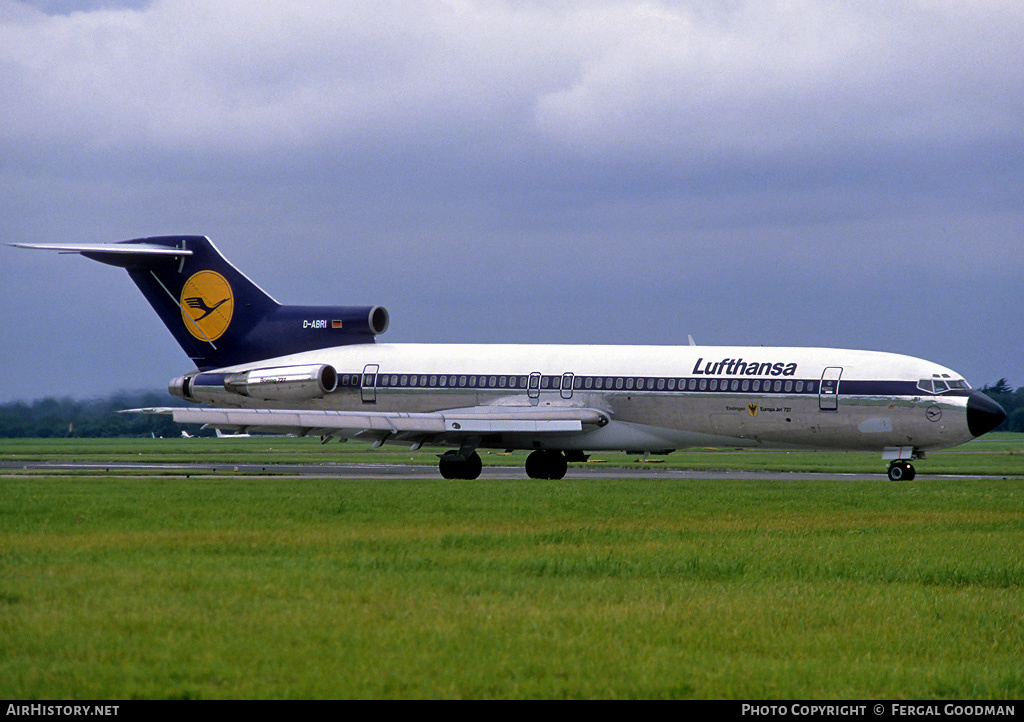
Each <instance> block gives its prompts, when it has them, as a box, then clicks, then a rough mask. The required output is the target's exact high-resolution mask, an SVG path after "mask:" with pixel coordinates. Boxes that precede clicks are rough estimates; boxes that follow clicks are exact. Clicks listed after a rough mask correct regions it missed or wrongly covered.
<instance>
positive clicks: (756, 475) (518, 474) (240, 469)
mask: <svg viewBox="0 0 1024 722" xmlns="http://www.w3.org/2000/svg"><path fill="white" fill-rule="evenodd" d="M11 471H20V472H22V474H24V472H26V471H29V472H36V473H39V474H48V473H59V474H66V473H68V472H75V471H79V472H83V473H88V474H97V473H103V472H111V473H115V474H117V473H122V474H123V473H131V474H140V473H141V474H145V473H147V472H150V473H152V474H154V475H160V476H168V475H171V476H174V475H180V476H182V477H187V476H189V475H191V474H196V473H203V474H211V473H216V474H230V475H242V476H263V475H271V474H272V475H274V476H299V477H310V478H328V479H367V480H380V479H422V480H424V481H429V480H433V479H440V478H441V477H440V475H439V474H438V471H437V467H434V466H426V465H423V466H413V465H408V464H205V463H173V464H171V463H146V462H95V461H0V473H5V472H11ZM526 478H527V477H526V472H525V471H524V470H523V469H522V467H519V466H485V467H484V469H483V472H481V474H480V478H479V479H478V481H487V480H489V479H524V480H525V479H526ZM566 478H567V479H652V480H657V479H751V480H764V481H800V480H822V481H825V480H835V479H842V480H845V481H885V482H887V483H891V482H889V480H888V478H887V477H886V475H885V470H884V469H879V472H878V473H877V474H839V473H811V472H772V471H724V470H723V471H688V470H685V469H666V468H664V467H659V466H658V465H656V464H637V466H636V468H631V467H608V466H600V465H597V464H573V465H570V467H569V472H568V473H567V474H566ZM929 478H931V479H985V478H1003V477H986V476H979V475H965V474H955V475H954V474H918V477H917V479H918V480H926V479H929Z"/></svg>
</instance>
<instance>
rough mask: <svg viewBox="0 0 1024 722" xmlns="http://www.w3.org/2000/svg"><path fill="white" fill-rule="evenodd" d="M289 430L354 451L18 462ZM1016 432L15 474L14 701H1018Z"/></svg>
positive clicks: (8, 448)
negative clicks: (371, 468) (836, 474)
mask: <svg viewBox="0 0 1024 722" xmlns="http://www.w3.org/2000/svg"><path fill="white" fill-rule="evenodd" d="M193 441H196V440H193ZM161 442H165V443H166V444H168V445H167V446H162V445H161ZM242 442H245V443H242ZM279 442H280V444H279ZM103 444H106V445H107V446H106V449H104V448H103ZM47 447H49V450H47ZM171 447H174V448H171ZM271 447H278V448H279V449H280V452H279V453H281V454H282V458H283V459H286V460H287V461H289V462H294V461H295V460H296V456H297V455H298V456H302V455H306V456H307V457H308V460H309V461H310V462H311V463H317V462H318V461H319V462H323V461H334V460H336V459H337V458H338V457H337V456H336V455H337V453H338V451H339V450H344V449H346V448H352V447H349V446H348V445H331V446H328V447H320V446H319V445H317V444H316V443H315V442H311V441H309V440H306V441H302V440H291V439H262V440H259V439H238V440H224V441H222V442H218V441H217V440H201V441H200V443H194V444H191V445H190V444H189V443H188V440H172V439H168V440H143V441H140V442H125V441H116V442H96V443H95V444H93V443H91V442H90V443H85V442H79V441H71V442H52V441H50V442H13V441H6V442H3V443H0V459H7V460H10V459H17V458H25V459H28V458H51V457H61V456H62V455H64V454H65V453H69V454H71V455H72V456H74V457H75V458H81V457H82V456H84V455H95V456H94V458H108V459H114V458H116V459H122V460H123V459H124V458H128V457H134V458H137V459H140V460H153V459H154V458H155V457H160V456H161V455H164V454H165V452H166V455H165V456H164V458H163V459H161V460H166V459H168V458H171V457H172V456H173V455H175V454H185V455H186V456H188V457H189V458H197V457H200V456H201V455H202V454H210V455H215V456H210V457H203V458H216V459H218V460H220V459H225V460H226V461H232V460H236V461H242V460H245V461H253V458H252V456H253V454H256V455H257V458H258V459H259V460H261V461H267V459H266V458H265V456H266V455H267V454H269V451H268V450H269V449H270V448H271ZM1022 448H1024V447H1022V438H1021V437H1020V436H1011V435H996V436H995V437H993V438H992V439H988V438H986V439H985V440H982V441H979V442H973V443H972V444H968V445H966V446H965V447H961V450H960V451H952V452H949V453H948V454H943V455H939V454H935V455H933V456H931V457H929V459H926V460H924V461H922V462H920V463H919V465H918V470H919V472H920V475H919V476H918V478H917V479H916V480H915V481H913V482H909V483H899V484H894V483H892V482H889V481H887V480H885V477H884V475H883V474H882V473H881V471H882V470H883V469H884V465H882V464H881V463H880V461H879V460H878V458H877V456H875V455H869V456H870V461H871V464H872V466H871V467H870V468H869V469H868V470H871V471H879V477H878V481H870V482H853V481H843V480H838V479H837V480H822V481H795V480H794V481H783V482H776V481H751V480H725V481H697V480H646V479H629V480H602V481H594V480H589V481H588V480H578V479H577V480H574V479H572V478H571V476H570V477H568V478H566V479H565V480H562V481H531V480H527V479H523V480H516V481H495V480H487V479H486V478H482V479H480V480H477V481H471V482H467V481H444V480H441V479H438V480H436V481H407V480H387V481H373V482H368V481H339V480H331V479H292V478H286V477H280V476H257V477H247V476H240V475H235V474H232V473H230V472H228V473H225V474H216V475H209V476H204V477H202V478H192V479H184V478H181V477H180V476H170V477H147V476H132V475H110V474H102V473H101V474H97V475H91V476H82V475H69V476H39V475H35V474H30V473H27V472H20V471H16V472H12V473H8V474H6V475H5V476H4V477H3V478H0V697H3V698H7V699H24V698H57V699H67V698H98V699H108V698H135V697H142V698H168V697H170V698H239V697H244V698H253V697H257V698H292V697H300V698H309V697H318V698H319V697H327V698H351V697H360V698H365V697H373V698H377V697H398V698H407V697H417V698H419V697H445V698H455V697H472V698H483V697H512V698H515V697H545V698H552V697H554V698H561V697H569V698H574V697H588V698H632V697H641V698H664V697H668V698H685V697H699V698H752V699H761V698H857V699H860V698H910V699H915V698H954V699H956V698H963V699H977V698H1021V697H1024V665H1022V664H1021V659H1024V593H1022V592H1024V550H1022V546H1024V544H1022V542H1024V493H1022V492H1024V480H1022V479H1021V478H1020V477H1021V459H1022V458H1024V455H1022V454H1021V450H1022ZM69 449H74V450H69ZM207 449H209V450H208V451H207ZM200 450H202V451H200ZM140 453H141V454H142V456H141V457H139V456H138V455H139V454H140ZM347 453H352V454H359V453H366V454H368V453H369V451H368V450H366V449H363V450H362V452H360V451H359V450H358V449H356V450H354V451H349V452H347ZM746 453H750V452H744V454H746ZM322 454H329V456H326V457H324V456H321V455H322ZM392 454H397V456H390V457H388V458H390V459H392V460H396V459H399V458H404V459H408V458H409V457H410V456H413V457H414V463H416V461H415V459H416V455H413V454H410V452H408V451H398V452H392ZM701 454H703V456H704V457H705V462H706V463H709V464H712V467H711V468H733V465H734V464H748V463H750V464H754V465H758V464H762V463H768V462H766V461H765V459H764V458H761V457H764V456H765V455H763V454H757V453H752V454H751V455H750V456H745V455H744V454H738V453H735V452H725V451H717V452H693V456H694V457H700V456H701ZM18 455H24V456H18ZM683 456H689V454H688V455H673V456H670V457H666V463H672V464H674V465H675V464H678V463H683V462H682V459H681V458H677V457H683ZM768 456H772V455H768ZM839 456H840V457H843V460H845V461H847V462H850V461H853V462H855V463H861V459H860V456H861V455H855V454H854V455H839ZM706 457H712V459H711V460H710V461H708V460H707V458H706ZM947 457H948V458H947ZM435 458H436V457H434V456H432V455H430V454H427V455H424V456H423V459H422V460H421V463H427V461H428V460H429V461H430V462H431V463H433V459H435ZM773 458H774V461H772V460H771V459H769V460H768V461H770V462H771V463H781V462H783V461H788V462H789V463H790V464H792V466H789V467H788V468H801V465H810V466H814V465H815V464H820V463H822V461H823V460H824V461H825V462H827V463H829V464H831V463H833V462H834V459H832V458H831V456H830V455H820V454H804V455H801V454H789V455H786V458H783V456H780V455H778V454H776V455H774V457H773ZM609 459H610V460H609V463H617V462H616V461H614V460H611V457H609ZM723 459H726V460H727V462H725V463H723V461H722V460H723ZM492 461H497V462H498V463H501V464H503V465H504V464H512V463H518V459H517V458H513V459H512V460H510V459H509V458H508V457H498V456H494V457H493V458H491V457H487V458H485V463H490V462H492ZM866 462H867V458H865V459H864V463H866ZM405 463H408V462H407V461H406V462H405ZM622 463H633V461H632V460H631V459H629V458H627V457H622ZM932 465H934V467H941V468H946V467H949V468H954V469H956V468H961V469H962V468H974V469H987V470H988V471H984V472H978V471H973V472H960V473H987V474H992V478H985V479H960V480H950V479H934V478H932V479H929V478H928V477H927V474H929V473H940V472H938V471H935V470H934V468H931V466H932ZM700 468H707V467H700ZM829 468H835V467H828V466H827V467H826V468H825V470H828V469H829ZM844 470H846V469H844ZM854 470H855V469H854ZM942 473H946V472H945V471H944V472H942ZM571 474H572V471H570V475H571ZM485 475H486V470H485ZM1003 477H1006V478H1003Z"/></svg>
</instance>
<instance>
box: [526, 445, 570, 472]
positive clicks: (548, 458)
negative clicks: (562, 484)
mask: <svg viewBox="0 0 1024 722" xmlns="http://www.w3.org/2000/svg"><path fill="white" fill-rule="evenodd" d="M568 468H569V464H568V462H567V461H566V460H565V455H564V454H562V452H561V451H548V450H546V449H544V450H539V451H535V452H533V453H532V454H530V455H529V456H528V457H526V475H527V476H528V477H530V478H531V479H562V478H564V477H565V472H566V470H568Z"/></svg>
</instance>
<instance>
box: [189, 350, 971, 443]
mask: <svg viewBox="0 0 1024 722" xmlns="http://www.w3.org/2000/svg"><path fill="white" fill-rule="evenodd" d="M303 364H330V365H331V366H332V367H333V368H334V369H335V370H336V371H337V374H338V378H339V383H338V387H337V389H335V390H334V391H332V392H330V393H327V394H325V395H323V396H322V397H321V398H312V399H308V400H303V401H302V404H301V406H302V408H305V409H318V410H346V411H353V410H360V409H362V410H373V411H382V412H392V411H393V412H430V411H436V410H444V409H457V408H467V407H518V406H535V407H541V408H544V407H550V408H557V407H569V408H573V407H579V408H588V409H597V410H600V411H602V412H605V413H606V414H607V415H608V418H609V419H610V420H611V421H610V423H608V424H606V425H604V426H601V427H600V428H593V429H592V430H590V431H588V432H587V433H583V434H566V435H565V436H558V435H550V434H549V435H546V436H543V437H534V436H530V435H528V434H516V433H502V434H499V435H495V436H492V437H485V438H482V439H481V440H480V443H479V445H480V446H482V447H492V448H527V449H531V448H533V449H539V448H550V449H561V450H570V449H571V450H604V449H624V450H636V451H662V450H670V449H676V448H681V447H686V446H702V445H732V446H762V447H794V448H797V447H807V448H819V449H851V450H887V449H900V448H908V449H914V450H920V451H924V450H928V449H938V448H944V447H949V446H954V445H956V444H960V443H963V442H965V441H968V440H970V439H971V438H973V436H972V434H971V433H970V431H969V430H968V424H967V420H966V407H967V400H968V398H967V395H968V393H969V391H968V390H967V389H968V387H967V385H966V383H964V382H963V380H962V377H961V376H959V375H958V374H956V373H955V372H954V371H951V370H950V369H948V368H945V367H942V366H939V365H937V364H934V363H931V362H929V361H925V360H922V359H918V358H913V357H910V356H903V355H899V354H892V353H882V352H873V351H855V350H843V349H820V348H784V347H757V346H755V347H711V346H569V345H539V346H538V345H471V344H470V345H462V344H459V345H448V344H386V343H375V344H353V345H349V346H339V347H335V348H328V349H323V350H318V351H309V352H305V353H299V354H292V355H289V356H283V357H279V358H275V359H268V360H266V361H262V362H259V363H253V364H245V365H241V366H234V367H229V368H225V369H218V370H217V371H216V372H206V374H214V375H216V373H218V372H224V373H230V372H236V371H241V370H247V369H255V368H261V367H274V366H298V365H303ZM206 374H204V375H206ZM922 381H926V382H928V383H926V384H921V385H919V384H920V382H922ZM932 381H934V382H936V384H937V387H938V388H939V389H940V390H942V389H946V388H947V387H948V390H944V391H943V392H941V393H936V392H935V391H933V390H932V388H933V387H932V386H931V382H932ZM192 391H193V398H194V399H195V400H197V401H200V402H203V403H208V404H216V405H218V406H237V407H247V408H268V409H286V408H288V409H291V408H296V403H295V401H282V400H278V401H267V400H259V399H253V398H248V397H245V396H239V395H237V394H232V393H226V392H225V391H224V389H223V387H222V386H221V387H217V386H216V385H213V384H210V385H208V386H201V385H197V386H196V387H194V388H193V390H192Z"/></svg>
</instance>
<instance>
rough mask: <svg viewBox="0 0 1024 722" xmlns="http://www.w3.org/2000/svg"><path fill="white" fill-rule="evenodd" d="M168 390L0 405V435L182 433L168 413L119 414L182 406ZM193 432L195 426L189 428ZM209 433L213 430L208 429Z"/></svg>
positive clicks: (110, 435)
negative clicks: (170, 395) (121, 412)
mask: <svg viewBox="0 0 1024 722" xmlns="http://www.w3.org/2000/svg"><path fill="white" fill-rule="evenodd" d="M183 405H184V402H182V401H179V400H178V399H175V398H170V397H168V395H167V392H166V391H164V392H159V391H134V392H128V391H125V392H120V393H117V394H114V395H113V396H109V397H107V398H101V399H91V400H87V401H82V400H79V399H72V398H59V399H55V398H45V399H37V400H35V401H28V402H25V401H14V402H10V403H5V404H2V405H0V438H8V439H11V438H14V439H17V438H50V439H52V438H110V437H148V436H158V437H159V436H167V437H169V436H181V430H182V429H183V428H186V427H183V426H182V425H180V424H176V423H174V422H173V421H172V420H171V417H170V416H165V415H154V414H119V413H117V412H118V411H121V410H122V409H138V408H143V407H147V406H183ZM188 429H189V433H190V434H194V433H195V432H196V429H197V427H196V426H195V425H191V426H189V427H188ZM210 434H211V435H212V434H213V432H210Z"/></svg>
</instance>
